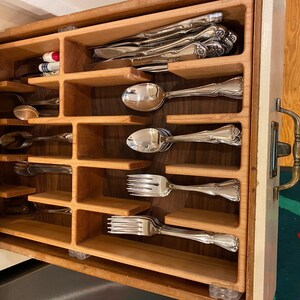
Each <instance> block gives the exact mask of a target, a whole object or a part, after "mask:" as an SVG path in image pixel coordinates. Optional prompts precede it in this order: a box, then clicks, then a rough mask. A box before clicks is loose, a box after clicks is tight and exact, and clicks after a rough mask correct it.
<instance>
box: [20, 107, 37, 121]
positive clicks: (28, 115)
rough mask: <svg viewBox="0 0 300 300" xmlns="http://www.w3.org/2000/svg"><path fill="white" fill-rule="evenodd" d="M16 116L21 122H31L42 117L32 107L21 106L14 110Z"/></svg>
mask: <svg viewBox="0 0 300 300" xmlns="http://www.w3.org/2000/svg"><path fill="white" fill-rule="evenodd" d="M14 115H15V117H16V118H18V119H19V120H29V119H32V118H38V117H39V116H40V114H39V112H38V111H37V109H35V108H34V107H32V106H30V105H19V106H17V107H15V108H14Z"/></svg>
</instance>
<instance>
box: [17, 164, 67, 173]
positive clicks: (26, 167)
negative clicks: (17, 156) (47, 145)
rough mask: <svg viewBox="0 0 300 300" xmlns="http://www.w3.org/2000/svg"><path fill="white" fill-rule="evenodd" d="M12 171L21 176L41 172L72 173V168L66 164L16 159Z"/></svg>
mask: <svg viewBox="0 0 300 300" xmlns="http://www.w3.org/2000/svg"><path fill="white" fill-rule="evenodd" d="M14 171H15V172H16V173H17V174H18V175H22V176H35V175H37V174H42V173H60V174H72V168H71V167H70V166H66V165H54V164H53V165H52V164H37V163H29V162H28V161H18V162H16V163H15V165H14Z"/></svg>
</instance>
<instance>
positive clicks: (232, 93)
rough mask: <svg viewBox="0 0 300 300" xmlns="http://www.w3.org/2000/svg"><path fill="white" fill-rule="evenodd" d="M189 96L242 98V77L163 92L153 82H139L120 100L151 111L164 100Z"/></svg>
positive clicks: (133, 107) (128, 104) (126, 91)
mask: <svg viewBox="0 0 300 300" xmlns="http://www.w3.org/2000/svg"><path fill="white" fill-rule="evenodd" d="M191 96H206V97H218V96H224V97H228V98H232V99H242V97H243V77H242V76H238V77H235V78H231V79H229V80H226V81H223V82H220V83H210V84H207V85H203V86H199V87H194V88H190V89H184V90H178V91H171V92H165V91H164V90H163V89H162V88H161V87H160V86H159V85H157V84H155V83H141V84H136V85H133V86H131V87H129V88H127V89H126V90H125V91H124V93H123V94H122V101H123V103H124V104H125V105H126V106H127V107H129V108H131V109H134V110H137V111H153V110H156V109H158V108H159V107H161V106H162V104H163V103H164V101H165V100H168V99H171V98H178V97H191Z"/></svg>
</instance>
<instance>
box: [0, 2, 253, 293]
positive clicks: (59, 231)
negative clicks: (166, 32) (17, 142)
mask: <svg viewBox="0 0 300 300" xmlns="http://www.w3.org/2000/svg"><path fill="white" fill-rule="evenodd" d="M252 2H253V1H251V0H243V1H238V0H225V1H220V2H218V3H215V2H211V3H206V4H201V5H195V6H190V7H185V8H179V9H175V10H171V11H165V12H161V13H156V14H151V15H145V16H139V17H136V18H128V19H126V20H121V21H116V22H112V23H105V24H100V25H95V26H90V27H86V28H81V29H78V30H75V31H69V32H62V33H56V34H52V35H48V36H43V37H38V38H33V39H30V40H22V41H17V42H14V43H7V44H3V45H0V54H3V56H4V57H7V58H8V59H10V60H20V59H25V58H28V57H34V56H39V55H41V54H42V51H44V49H46V48H47V49H50V48H51V47H55V48H52V49H51V50H55V49H59V50H60V53H61V67H60V74H59V75H57V76H54V77H37V78H31V79H29V83H30V84H32V85H36V86H40V87H44V88H46V90H49V89H56V90H58V91H59V98H60V110H59V117H58V118H37V119H31V120H29V123H30V125H36V127H37V128H40V127H39V126H41V125H43V124H44V125H47V126H49V125H56V126H55V127H57V128H59V127H60V126H58V125H68V126H70V127H71V129H72V132H73V143H72V151H71V154H70V147H71V145H69V146H70V147H64V146H59V147H58V148H57V151H55V152H52V151H51V149H53V146H48V145H42V146H40V147H36V148H33V149H32V151H30V153H32V156H30V157H29V161H30V162H35V163H47V164H62V165H69V166H71V167H72V170H73V174H72V175H61V174H60V175H58V174H52V175H50V174H47V175H39V176H36V177H35V178H21V179H18V177H17V180H19V181H20V182H21V183H22V184H25V185H28V186H35V187H37V194H35V195H32V196H30V197H29V201H33V202H37V203H40V205H44V206H45V207H47V206H48V205H55V206H58V207H65V206H67V207H70V208H71V210H72V217H71V218H70V217H69V216H68V217H61V216H53V217H50V216H45V215H42V216H39V217H38V218H37V219H36V220H35V221H33V220H30V221H28V220H26V221H28V222H25V221H24V220H20V221H19V223H18V222H16V223H15V222H12V221H10V222H7V223H6V220H5V219H4V221H3V223H1V224H3V225H1V226H0V228H1V230H2V232H4V233H6V234H10V235H16V236H19V237H23V238H25V239H30V240H34V241H38V242H42V243H45V244H49V245H54V246H58V247H62V248H67V249H73V250H76V251H81V252H85V253H87V254H91V255H95V256H99V257H100V258H104V259H108V260H110V262H109V263H110V264H115V263H116V261H118V262H122V263H124V264H126V265H131V266H136V267H139V268H142V269H144V270H143V272H149V271H147V270H146V271H145V269H148V270H152V271H155V272H157V273H156V274H158V275H157V276H162V278H165V277H168V276H172V277H173V278H174V280H175V281H178V280H179V281H180V280H181V279H180V278H185V279H188V280H190V281H189V282H191V281H195V282H198V283H205V284H210V283H217V284H220V285H221V286H224V287H228V286H230V288H234V289H236V290H238V291H242V292H243V291H245V286H246V277H245V276H246V271H245V269H246V258H247V252H246V250H247V248H246V245H247V234H246V233H247V224H248V214H247V209H248V189H249V188H248V184H249V182H248V179H249V153H250V152H249V151H250V149H249V140H250V107H251V89H252V84H251V80H252V78H251V76H252V33H253V28H252V26H253V24H252V5H253V3H252ZM216 10H222V11H223V12H224V15H225V24H226V25H228V27H230V28H232V29H233V30H235V31H236V32H237V33H239V35H240V36H242V35H243V38H242V39H241V40H240V41H239V47H238V48H237V52H236V53H235V55H231V56H227V57H219V58H212V59H204V60H196V61H186V62H176V63H170V64H169V66H168V67H169V71H170V72H168V73H166V74H154V75H152V76H149V75H148V74H146V73H143V72H138V71H137V70H136V69H134V68H119V69H111V70H99V71H89V72H82V70H83V66H84V64H86V63H89V62H90V61H89V60H90V49H89V47H90V46H94V45H97V44H99V41H100V40H101V42H102V43H105V42H109V41H112V40H114V39H117V38H120V37H126V36H129V35H132V34H135V33H138V32H140V31H142V30H147V29H151V28H154V27H157V26H161V25H165V24H169V23H172V22H176V21H179V20H183V19H186V18H189V17H193V16H196V15H199V14H203V13H208V12H211V11H216ZM0 37H1V35H0ZM23 47H24V49H25V52H24V54H22V52H21V49H22V48H23ZM220 66H222V67H220ZM237 75H243V77H244V97H243V99H242V100H236V99H229V98H225V97H216V98H210V97H190V98H178V99H174V100H170V101H166V103H165V104H164V105H163V106H162V107H161V108H160V109H159V110H157V111H154V112H151V113H140V112H133V111H132V110H130V109H129V108H127V107H125V106H124V105H123V104H122V102H121V99H120V95H121V94H122V92H123V91H124V90H125V89H126V88H127V87H128V86H130V85H132V84H134V83H137V82H145V81H149V80H151V81H153V82H156V83H159V84H160V85H161V86H162V88H163V89H164V90H166V91H169V90H176V89H181V88H190V87H195V86H198V85H204V84H207V83H210V82H221V81H224V80H226V79H229V78H231V77H233V76H237ZM229 123H234V124H235V125H236V126H238V127H239V128H240V129H241V130H242V132H243V137H242V146H241V147H233V146H229V145H224V144H219V145H216V144H205V143H178V144H177V143H176V144H174V145H173V146H172V147H171V149H169V150H168V151H167V152H164V153H156V154H153V155H152V154H142V153H137V152H135V151H132V150H131V149H129V148H128V147H127V146H126V144H125V140H126V138H127V137H128V136H129V135H130V134H131V133H132V132H134V131H136V130H138V129H140V128H141V126H143V127H150V126H152V127H165V128H167V129H169V130H170V131H171V132H172V133H173V134H174V135H179V134H187V133H192V132H197V131H202V130H213V129H216V128H218V127H220V126H223V125H226V124H229ZM123 125H126V126H123ZM36 127H35V128H36ZM38 130H41V131H42V129H37V132H38ZM53 153H55V155H53ZM7 169H8V170H10V171H11V169H12V165H8V166H7ZM133 173H155V174H164V173H167V174H168V175H167V177H168V178H169V179H170V181H172V182H174V183H175V184H186V185H193V184H202V183H208V182H221V181H223V180H225V179H229V178H236V179H238V180H239V181H240V184H241V201H240V202H239V203H233V202H231V201H228V200H225V199H224V198H222V197H211V196H209V195H204V194H200V193H193V192H186V191H173V192H172V193H171V194H170V195H169V196H168V197H165V198H134V197H131V196H130V195H129V194H128V193H127V191H126V178H127V174H133ZM11 178H12V179H11V180H15V178H16V176H15V175H14V176H13V175H11ZM142 212H143V213H146V214H150V215H153V216H156V217H158V218H159V219H160V220H162V221H163V220H164V219H165V221H166V222H167V223H170V224H173V225H176V226H183V227H187V228H192V229H199V230H208V231H216V232H223V233H231V234H235V235H236V236H237V237H238V239H239V251H238V253H230V252H228V251H226V250H224V249H222V248H220V247H216V246H213V245H204V244H200V243H197V242H194V241H188V240H182V239H178V238H174V237H166V236H155V237H151V238H149V237H134V236H132V237H125V238H124V237H112V236H109V235H108V234H107V232H106V220H107V217H108V216H110V215H112V214H119V215H132V214H137V213H142ZM33 224H37V227H38V226H39V225H38V224H41V226H40V228H39V230H38V229H35V228H34V226H33ZM22 228H23V229H22ZM45 234H46V235H45ZM126 268H131V267H130V266H126ZM179 277H180V278H179ZM146 285H147V283H146ZM149 289H150V287H149ZM181 295H185V296H187V295H190V294H189V293H186V292H185V293H183V294H181ZM185 296H184V297H183V298H186V297H185Z"/></svg>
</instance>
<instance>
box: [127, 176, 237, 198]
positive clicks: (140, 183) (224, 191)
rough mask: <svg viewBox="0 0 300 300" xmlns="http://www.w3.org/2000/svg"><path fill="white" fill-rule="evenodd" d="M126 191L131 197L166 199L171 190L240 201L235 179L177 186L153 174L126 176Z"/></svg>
mask: <svg viewBox="0 0 300 300" xmlns="http://www.w3.org/2000/svg"><path fill="white" fill-rule="evenodd" d="M127 190H128V192H129V193H130V195H132V196H139V197H166V196H168V195H169V194H170V193H171V191H172V190H182V191H192V192H200V193H204V194H208V195H212V196H222V197H224V198H226V199H228V200H230V201H234V202H238V201H240V185H239V182H238V181H237V180H236V179H231V180H227V181H224V182H220V183H207V184H201V185H188V186H185V185H177V184H173V183H171V182H170V181H168V179H167V178H166V177H164V176H161V175H153V174H133V175H128V178H127Z"/></svg>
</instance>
